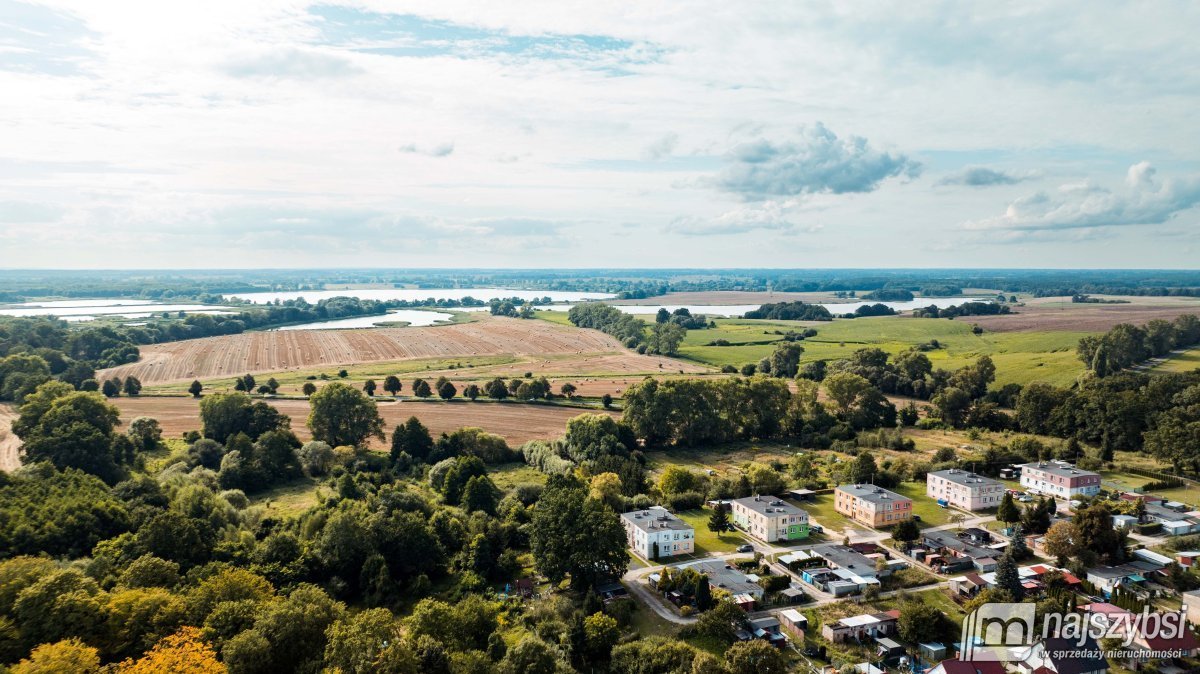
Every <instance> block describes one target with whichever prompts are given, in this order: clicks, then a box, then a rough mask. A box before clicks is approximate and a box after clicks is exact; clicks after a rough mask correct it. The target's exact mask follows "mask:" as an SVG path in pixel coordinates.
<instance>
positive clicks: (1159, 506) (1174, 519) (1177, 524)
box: [1145, 500, 1200, 536]
mask: <svg viewBox="0 0 1200 674" xmlns="http://www.w3.org/2000/svg"><path fill="white" fill-rule="evenodd" d="M1145 503H1146V515H1145V517H1146V520H1147V521H1150V522H1157V523H1159V524H1161V525H1162V530H1163V533H1165V534H1167V535H1168V536H1184V535H1187V534H1195V533H1200V513H1197V512H1194V511H1189V510H1188V507H1187V506H1186V505H1184V504H1182V503H1177V502H1175V501H1162V500H1147V501H1146V502H1145Z"/></svg>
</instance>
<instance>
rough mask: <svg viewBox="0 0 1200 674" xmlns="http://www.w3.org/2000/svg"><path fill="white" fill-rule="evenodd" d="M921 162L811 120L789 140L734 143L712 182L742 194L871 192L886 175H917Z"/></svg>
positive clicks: (756, 196)
mask: <svg viewBox="0 0 1200 674" xmlns="http://www.w3.org/2000/svg"><path fill="white" fill-rule="evenodd" d="M920 172H921V164H920V163H919V162H916V161H914V160H912V159H909V158H908V157H906V156H905V155H903V154H891V153H889V152H880V151H878V150H876V149H874V148H872V147H871V146H870V144H869V143H867V139H866V138H861V137H859V136H846V137H844V138H839V137H838V136H837V134H835V133H833V132H832V131H830V130H829V129H827V128H825V125H824V124H822V123H820V122H817V123H816V124H814V125H812V126H807V127H801V128H800V129H799V133H798V137H797V138H796V139H794V140H784V141H778V142H773V141H770V140H766V139H758V140H754V141H751V142H748V143H741V144H739V145H737V146H735V147H734V148H733V149H732V150H731V151H730V152H729V154H728V155H727V156H726V167H725V169H724V170H723V171H722V172H721V173H720V174H719V175H718V176H717V177H716V179H715V180H714V183H715V184H716V186H717V187H718V188H720V189H722V190H724V191H727V192H734V193H736V194H739V195H741V196H742V197H743V198H745V199H765V198H768V197H777V196H794V195H798V194H820V193H825V192H830V193H833V194H844V193H847V192H871V191H874V190H875V189H876V188H878V187H879V184H880V183H881V182H883V181H884V180H886V179H888V178H894V177H897V176H905V177H915V176H917V175H920Z"/></svg>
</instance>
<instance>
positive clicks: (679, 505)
mask: <svg viewBox="0 0 1200 674" xmlns="http://www.w3.org/2000/svg"><path fill="white" fill-rule="evenodd" d="M703 505H704V494H701V493H700V492H698V491H685V492H680V493H678V494H671V495H670V496H668V497H667V507H668V508H670V509H671V510H673V511H675V512H679V511H682V510H696V509H697V508H700V507H701V506H703Z"/></svg>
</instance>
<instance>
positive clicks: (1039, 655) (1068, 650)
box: [1009, 637, 1108, 674]
mask: <svg viewBox="0 0 1200 674" xmlns="http://www.w3.org/2000/svg"><path fill="white" fill-rule="evenodd" d="M1023 655H1024V658H1023V659H1022V660H1020V661H1018V662H1015V663H1009V664H1010V665H1013V666H1015V669H1016V671H1017V672H1018V673H1019V674H1105V673H1106V672H1107V671H1108V661H1107V660H1105V659H1104V656H1103V655H1102V654H1101V651H1100V646H1099V645H1097V643H1096V640H1095V639H1092V638H1091V637H1087V638H1086V639H1085V640H1084V643H1083V645H1082V646H1080V645H1079V643H1078V640H1076V639H1063V638H1059V637H1051V638H1047V639H1042V640H1041V641H1039V642H1038V643H1036V644H1034V645H1033V646H1030V647H1029V648H1028V649H1027V650H1026V651H1025V652H1024V654H1023Z"/></svg>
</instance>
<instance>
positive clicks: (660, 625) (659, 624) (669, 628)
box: [629, 600, 679, 637]
mask: <svg viewBox="0 0 1200 674" xmlns="http://www.w3.org/2000/svg"><path fill="white" fill-rule="evenodd" d="M631 601H633V603H634V606H636V607H637V608H636V609H635V610H634V611H633V614H632V616H631V617H630V619H629V628H630V629H631V630H633V631H635V632H637V633H638V634H640V635H642V636H646V637H649V636H664V637H669V636H674V635H675V633H676V632H678V631H679V626H678V625H676V624H675V623H673V622H669V621H667V620H665V619H663V618H661V617H659V615H658V614H657V613H655V612H654V610H653V609H651V608H650V607H649V606H643V605H642V602H640V601H637V600H631Z"/></svg>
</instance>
